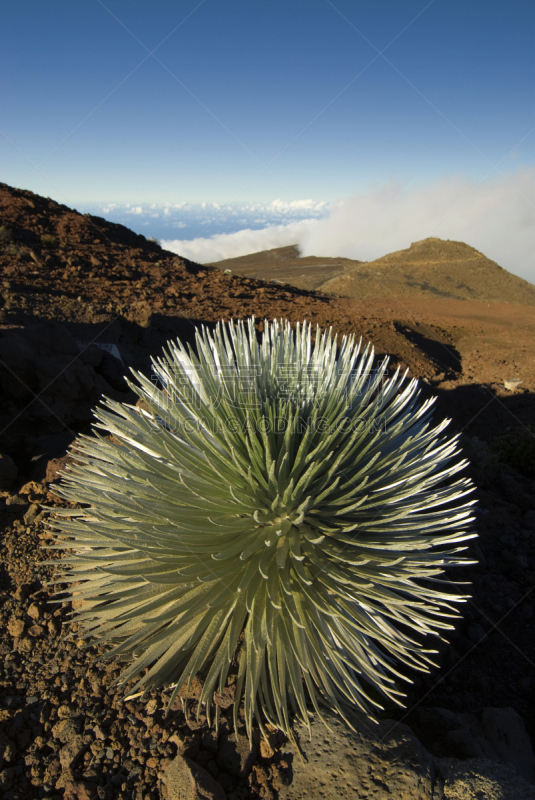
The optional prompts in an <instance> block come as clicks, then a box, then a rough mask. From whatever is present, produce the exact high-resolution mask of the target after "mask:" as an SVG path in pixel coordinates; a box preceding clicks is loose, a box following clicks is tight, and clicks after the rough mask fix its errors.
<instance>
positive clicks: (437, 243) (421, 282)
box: [212, 238, 535, 305]
mask: <svg viewBox="0 0 535 800" xmlns="http://www.w3.org/2000/svg"><path fill="white" fill-rule="evenodd" d="M212 266H217V267H219V268H220V269H221V268H228V269H232V270H233V271H236V272H241V273H242V274H244V275H247V276H248V277H253V276H254V277H258V278H262V279H263V280H279V281H282V282H285V283H290V284H292V285H294V286H298V287H299V288H301V289H314V290H316V291H321V292H325V293H333V294H337V295H342V296H346V297H356V298H359V299H362V298H365V297H374V298H375V299H377V298H379V297H384V298H388V297H415V298H416V297H419V298H425V297H428V298H434V299H451V300H479V301H481V302H502V303H522V304H524V305H535V286H534V285H533V284H531V283H529V282H528V281H526V280H524V279H523V278H519V277H517V276H516V275H512V274H511V273H510V272H508V271H507V270H505V269H503V268H502V267H500V266H499V265H498V264H496V262H495V261H491V260H490V258H487V257H486V256H484V255H483V254H482V253H480V252H479V251H478V250H476V249H475V248H474V247H470V245H468V244H465V243H464V242H455V241H450V240H449V239H448V240H443V239H437V238H429V239H422V241H420V242H413V243H412V244H411V246H410V247H408V248H407V249H406V250H398V251H396V252H395V253H389V254H388V255H386V256H382V257H381V258H377V259H375V261H369V262H365V261H364V262H363V261H354V260H352V259H349V258H325V257H318V256H307V257H305V258H302V257H300V256H299V250H298V248H297V246H296V245H292V246H290V247H279V248H276V249H274V250H264V251H262V252H260V253H252V254H251V255H246V256H241V257H240V258H232V259H226V260H225V261H219V262H216V263H213V264H212Z"/></svg>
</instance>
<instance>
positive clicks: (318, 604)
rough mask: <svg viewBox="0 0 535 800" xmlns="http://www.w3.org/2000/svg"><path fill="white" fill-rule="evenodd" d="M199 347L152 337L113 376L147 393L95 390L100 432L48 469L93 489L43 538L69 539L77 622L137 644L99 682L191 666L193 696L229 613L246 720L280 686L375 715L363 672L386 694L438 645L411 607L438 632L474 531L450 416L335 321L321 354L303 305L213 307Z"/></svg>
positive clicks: (220, 647) (282, 719)
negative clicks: (336, 332) (225, 314)
mask: <svg viewBox="0 0 535 800" xmlns="http://www.w3.org/2000/svg"><path fill="white" fill-rule="evenodd" d="M197 351H198V353H197V355H195V354H194V353H193V352H192V351H191V350H189V351H186V349H185V348H184V347H183V346H182V345H181V344H180V343H176V344H175V343H169V344H168V351H164V357H163V358H159V359H158V360H157V361H154V362H153V364H154V370H155V373H156V375H157V376H158V378H159V381H160V383H161V386H162V388H161V389H158V388H156V387H155V385H154V384H153V383H152V382H151V381H150V380H149V379H148V378H146V377H144V376H143V375H141V374H140V373H137V372H134V375H135V377H136V378H137V380H138V382H139V387H138V386H136V385H134V384H130V386H131V387H132V388H133V389H134V391H135V392H136V393H137V394H138V395H139V397H140V398H142V399H143V400H144V401H145V404H146V408H147V407H148V408H149V409H150V410H151V411H150V412H149V411H147V410H146V409H145V410H141V409H140V408H136V407H133V406H128V405H124V404H119V403H116V402H113V401H111V400H106V401H105V403H104V407H103V408H99V409H97V410H96V412H95V414H96V417H97V418H98V420H99V422H98V424H97V425H96V426H95V427H96V428H97V429H101V430H103V431H105V432H107V433H108V434H109V433H111V434H113V437H114V440H113V441H110V440H109V439H108V438H104V437H103V436H102V434H99V433H96V435H95V436H94V437H86V436H81V437H80V438H79V440H78V442H77V445H76V447H77V455H76V459H77V461H78V462H80V463H79V465H73V466H71V467H70V468H68V471H67V472H66V473H65V474H64V477H63V481H62V485H61V487H60V488H59V489H58V490H57V491H58V493H59V494H60V495H61V496H63V497H64V498H66V499H69V500H74V501H78V502H80V503H82V504H89V506H90V508H84V509H82V510H79V511H76V512H73V510H70V509H67V510H65V514H64V517H63V518H62V519H61V521H60V522H59V523H58V525H59V530H60V532H61V533H62V534H63V535H65V534H67V535H68V536H69V537H72V539H73V540H74V541H72V540H71V541H69V542H68V545H67V543H66V542H65V541H63V542H61V540H58V542H57V543H56V544H54V545H53V547H56V548H65V547H66V546H69V547H72V548H73V549H74V553H73V554H70V555H68V556H64V557H63V559H62V561H63V567H64V572H63V574H62V575H60V577H59V578H58V579H57V580H56V581H55V582H56V583H57V582H60V581H61V582H65V581H79V582H82V583H80V584H79V585H77V587H76V592H77V594H79V598H78V599H80V598H82V599H85V600H86V602H85V604H84V605H82V607H81V608H80V609H79V610H78V611H77V612H76V616H75V619H76V620H77V621H78V622H80V623H83V625H82V631H83V632H82V633H81V634H80V633H78V636H80V635H81V636H83V637H86V636H92V637H96V638H94V639H93V641H91V642H90V643H89V644H99V643H101V642H109V643H112V644H115V647H114V648H113V649H111V650H110V651H109V652H108V653H106V657H111V656H114V655H119V654H120V655H122V656H123V657H125V656H130V657H131V656H133V657H134V660H133V661H132V663H131V664H130V665H129V666H128V667H127V668H126V669H125V671H124V672H123V673H122V674H121V676H120V679H118V680H117V681H116V683H117V682H120V683H125V682H126V681H128V680H130V679H131V678H132V677H134V676H136V675H139V673H140V672H141V671H142V670H143V669H144V668H148V671H147V672H146V674H145V675H144V676H143V677H142V678H141V679H140V680H139V682H138V683H137V685H136V687H135V688H134V690H133V691H135V690H136V689H138V688H142V687H143V688H147V689H151V688H158V687H162V686H172V685H175V687H176V688H175V690H174V692H173V694H172V697H171V700H170V702H172V700H173V699H174V697H175V694H176V693H177V692H178V690H179V688H180V687H182V686H183V684H184V682H185V681H187V680H190V679H192V678H193V677H194V676H195V674H196V673H197V672H198V671H199V670H203V673H204V678H205V679H204V684H203V689H202V694H201V697H200V701H199V708H200V707H201V704H206V711H207V714H208V717H209V711H210V702H211V699H212V697H213V693H214V691H218V692H220V693H221V692H222V691H223V689H224V687H225V683H226V679H227V677H228V673H229V665H230V663H231V660H232V657H233V654H234V653H235V650H236V647H237V645H238V642H239V639H240V635H241V634H242V632H243V633H244V636H243V641H242V644H241V654H240V660H239V672H238V679H237V694H236V697H237V698H238V699H239V698H240V697H241V696H242V694H243V689H245V692H244V695H245V718H246V723H247V728H248V731H249V734H250V732H251V726H252V719H253V716H255V717H256V719H257V721H258V723H259V724H260V726H261V727H263V723H264V722H265V721H266V720H267V721H268V722H270V723H271V724H272V725H274V726H276V727H278V728H280V729H282V730H284V731H286V732H289V730H290V719H289V714H288V704H290V705H291V706H292V708H293V709H294V711H295V712H296V713H297V714H298V715H299V716H301V717H302V718H303V719H305V720H306V719H307V709H306V702H307V701H306V692H305V690H307V693H308V697H309V698H310V701H311V702H312V703H313V705H314V707H315V709H316V711H317V712H318V714H320V716H321V710H320V706H321V705H323V706H327V707H329V708H331V709H333V710H335V711H337V712H338V713H339V714H341V715H342V716H343V717H344V718H346V715H345V714H344V706H346V708H347V706H348V705H351V706H358V707H360V708H361V709H362V710H364V711H365V712H366V713H367V714H369V715H370V716H373V708H372V707H373V706H378V707H379V708H380V706H379V704H378V703H377V701H376V700H373V699H372V698H370V697H369V696H368V694H367V691H366V689H367V687H368V688H369V687H373V688H374V689H375V690H376V693H377V691H378V692H379V693H380V694H382V695H383V696H385V697H387V698H390V699H392V700H394V701H396V702H398V703H399V700H398V696H399V695H402V693H401V692H400V691H398V689H397V688H396V684H395V677H398V678H402V679H403V678H404V676H403V675H402V674H400V673H399V672H398V671H397V670H396V664H397V663H399V662H401V663H403V664H405V665H406V666H407V667H410V668H415V669H421V670H427V669H428V665H429V664H432V661H431V660H430V658H429V654H430V653H433V652H435V651H432V650H424V649H422V646H421V642H419V641H418V640H417V638H416V639H415V638H412V637H413V634H411V635H409V633H410V631H411V629H412V630H413V631H415V632H416V633H417V634H431V633H434V634H435V635H439V632H440V631H441V630H443V629H447V628H451V627H452V626H451V625H450V624H449V623H448V622H447V621H446V620H445V618H447V617H451V616H455V614H456V612H455V610H454V606H452V605H451V603H452V602H455V601H461V600H463V599H466V598H465V596H460V595H455V594H452V593H451V592H449V591H443V589H445V588H446V587H445V585H444V584H445V581H444V580H443V579H439V578H437V576H439V575H441V574H442V573H443V572H444V570H445V568H446V567H448V566H451V565H458V564H461V563H466V559H465V558H463V557H461V556H459V553H460V551H462V550H465V549H466V548H465V547H459V546H458V545H459V543H460V542H462V541H463V540H466V539H468V538H471V536H472V535H475V534H470V533H468V532H467V531H468V529H469V525H470V523H471V521H472V519H471V510H470V507H471V506H472V504H473V503H472V502H467V501H465V500H462V498H463V497H464V496H465V495H466V494H468V493H469V492H470V491H471V490H472V489H471V483H470V481H469V480H468V479H456V480H455V481H453V482H452V481H451V480H450V478H451V477H452V476H453V475H454V474H455V473H457V472H458V471H459V470H460V469H462V468H463V466H464V465H465V462H458V461H457V462H456V461H455V457H456V456H457V455H458V452H459V451H458V446H457V440H456V438H452V439H447V438H445V437H443V436H441V433H442V431H443V429H444V428H445V427H446V425H447V423H448V421H447V420H446V421H444V422H442V423H441V424H439V425H438V426H437V427H431V426H430V421H429V417H430V412H431V406H432V401H426V402H424V403H419V402H418V394H419V391H418V389H417V383H416V381H415V380H412V381H410V382H409V381H406V379H405V376H403V375H400V374H399V370H398V371H397V372H396V374H395V375H394V376H393V377H390V378H388V377H387V376H386V368H387V360H388V359H385V360H384V361H383V363H382V364H381V365H380V366H379V368H377V367H376V368H375V369H374V361H375V359H374V353H373V350H372V349H370V347H368V348H366V350H365V351H364V352H362V353H361V352H360V344H359V345H355V342H354V338H353V337H349V338H346V337H344V338H343V339H342V341H341V344H340V349H339V352H338V355H337V348H336V338H335V337H333V336H332V334H331V332H329V333H324V334H323V335H322V334H321V333H320V331H319V329H318V330H317V333H316V338H315V344H314V345H312V342H311V326H310V325H307V324H303V325H302V326H299V325H297V329H296V331H295V332H293V331H292V329H291V327H290V324H289V323H288V322H286V323H282V322H281V323H277V322H273V323H271V324H269V323H267V322H266V323H265V330H264V333H263V336H262V339H261V342H260V343H259V342H258V340H257V336H256V333H255V327H254V320H253V319H250V320H248V321H247V324H246V325H244V324H243V323H242V322H240V323H239V324H238V325H237V326H234V325H233V324H229V325H227V326H225V325H221V324H219V325H218V326H217V328H216V330H215V333H214V334H213V335H212V334H210V333H209V332H208V331H207V330H206V329H204V328H203V329H202V333H201V334H199V333H198V334H197ZM117 441H118V442H120V444H118V443H117ZM52 563H56V564H57V563H58V562H57V561H55V562H52ZM84 582H85V583H84ZM72 596H73V595H71V597H72ZM64 599H65V598H63V600H64ZM87 646H89V645H87ZM237 708H238V702H236V703H235V721H236V714H237Z"/></svg>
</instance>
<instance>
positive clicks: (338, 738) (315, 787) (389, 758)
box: [279, 714, 441, 800]
mask: <svg viewBox="0 0 535 800" xmlns="http://www.w3.org/2000/svg"><path fill="white" fill-rule="evenodd" d="M325 718H326V720H327V721H328V724H329V727H330V729H331V730H329V729H328V728H326V727H325V725H323V724H322V722H321V721H320V720H319V719H317V718H314V720H312V721H311V724H310V735H309V733H308V730H307V728H306V727H305V726H304V725H302V724H301V723H298V724H296V726H295V733H296V739H297V743H298V745H299V747H300V749H301V750H302V752H303V755H304V757H305V760H304V761H303V760H302V759H301V756H300V754H299V752H298V750H297V749H296V748H295V747H294V745H292V744H288V746H287V755H285V756H284V759H285V761H286V762H289V763H290V764H291V772H292V780H291V783H290V784H289V785H287V786H281V787H280V789H279V800H301V798H303V799H304V798H307V800H308V798H320V797H321V798H322V800H339V798H341V797H347V798H352V799H353V798H354V799H355V800H357V798H358V800H361V798H366V800H367V798H370V800H371V799H372V798H374V800H383V798H385V800H386V798H391V800H433V799H434V797H435V796H436V797H437V798H440V797H441V794H439V793H435V795H434V794H433V792H434V790H435V789H438V790H439V791H440V786H441V782H440V779H438V778H437V774H436V770H435V766H434V764H433V759H432V758H431V756H430V755H429V753H428V752H427V751H426V750H425V748H424V747H423V746H422V745H421V744H420V742H419V741H418V739H417V738H416V736H415V735H414V733H413V732H412V731H411V729H410V728H408V727H407V726H406V725H403V724H400V723H397V722H394V721H392V720H386V721H383V722H381V723H380V724H378V725H373V723H371V722H369V721H366V720H364V719H362V720H359V721H358V722H356V723H355V726H356V732H354V733H353V732H351V731H349V730H348V729H347V728H346V726H345V725H344V724H343V723H342V722H341V721H340V720H338V719H337V718H336V717H335V716H333V715H331V714H328V715H327V714H326V715H325Z"/></svg>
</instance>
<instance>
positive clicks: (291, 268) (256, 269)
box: [207, 244, 362, 291]
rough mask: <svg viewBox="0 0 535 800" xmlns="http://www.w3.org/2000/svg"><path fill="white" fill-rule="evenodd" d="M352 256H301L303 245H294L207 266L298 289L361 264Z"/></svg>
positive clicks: (312, 286) (317, 285)
mask: <svg viewBox="0 0 535 800" xmlns="http://www.w3.org/2000/svg"><path fill="white" fill-rule="evenodd" d="M361 263H362V262H361V261H354V260H352V259H351V258H328V257H323V256H322V257H319V256H305V257H304V258H303V257H301V256H300V255H299V248H298V247H297V245H295V244H292V245H288V246H287V247H276V248H274V249H273V250H260V251H259V252H258V253H251V254H250V255H246V256H238V257H237V258H226V259H224V260H223V261H213V262H211V263H210V264H209V265H207V266H212V267H218V268H219V269H231V270H232V271H233V272H238V273H240V274H241V275H245V276H246V277H247V278H258V279H259V280H263V281H272V280H275V281H281V282H282V283H289V284H291V285H292V286H297V288H298V289H308V290H309V291H314V290H318V289H319V288H320V286H322V285H323V284H324V283H325V282H326V281H328V280H330V279H331V278H335V277H336V276H337V275H341V274H342V273H344V272H345V270H347V269H348V268H350V267H354V266H355V265H357V264H361Z"/></svg>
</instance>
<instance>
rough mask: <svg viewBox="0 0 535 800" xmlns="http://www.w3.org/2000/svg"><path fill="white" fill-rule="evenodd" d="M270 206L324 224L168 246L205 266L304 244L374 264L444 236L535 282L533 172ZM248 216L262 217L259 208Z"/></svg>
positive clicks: (392, 186)
mask: <svg viewBox="0 0 535 800" xmlns="http://www.w3.org/2000/svg"><path fill="white" fill-rule="evenodd" d="M278 204H280V206H279V205H278ZM303 204H309V205H308V206H306V205H303ZM270 206H271V210H272V211H274V210H275V209H276V210H277V211H278V212H279V213H280V215H281V216H283V215H284V213H285V212H286V213H288V215H289V216H290V215H292V212H293V213H295V212H296V211H297V210H299V211H300V212H301V214H303V212H305V213H306V211H307V209H309V211H310V217H313V216H316V218H315V219H313V218H308V219H301V220H299V221H297V220H295V221H291V222H289V223H288V224H276V225H273V224H271V225H268V227H264V228H262V229H259V230H252V229H251V228H249V227H247V228H245V229H244V230H238V231H236V232H235V233H217V234H215V235H213V236H211V237H209V238H196V239H190V240H179V239H175V240H164V241H162V246H163V247H165V248H166V249H168V250H171V251H173V252H176V253H179V254H180V255H183V256H185V257H186V258H190V259H191V260H193V261H198V262H200V263H206V262H209V261H218V260H222V259H224V258H233V257H236V256H240V255H246V254H248V253H254V252H257V251H259V250H268V249H271V248H273V247H283V246H284V245H288V244H299V247H300V251H301V254H302V255H315V256H332V257H335V258H336V257H339V256H345V257H346V258H355V259H358V260H361V261H372V260H373V259H375V258H378V257H380V256H383V255H386V254H387V253H391V252H393V251H395V250H402V249H404V248H406V247H409V246H410V244H411V242H415V241H419V240H420V239H426V238H427V237H429V236H437V237H439V238H440V239H453V240H457V241H463V242H466V243H467V244H469V245H471V246H472V247H475V248H476V249H477V250H479V251H481V252H482V253H483V254H484V255H486V256H488V258H491V259H492V260H494V261H496V262H497V263H498V264H499V265H500V266H502V267H504V268H505V269H507V270H508V271H509V272H512V273H514V274H516V275H519V276H521V277H523V278H525V279H526V280H529V281H531V282H532V283H535V170H533V169H531V170H525V171H523V172H518V173H517V174H516V175H514V176H511V177H509V178H506V177H499V178H498V179H493V180H486V181H484V182H482V183H481V184H479V185H478V184H477V183H475V182H470V181H468V180H466V179H463V178H444V179H442V180H440V181H435V182H433V183H429V184H427V185H426V186H421V187H418V188H416V189H409V188H407V186H406V184H403V183H400V182H394V181H393V182H391V183H389V184H387V185H386V186H382V187H379V188H373V189H370V190H368V191H367V192H363V193H361V194H358V195H354V196H353V197H350V198H348V199H346V200H343V201H338V202H336V203H333V204H331V205H330V206H327V205H326V204H324V203H317V202H315V201H311V200H310V201H294V202H293V203H292V202H290V203H283V202H282V201H279V200H275V201H273V203H271V204H270ZM282 206H284V208H282ZM266 208H267V206H263V207H262V210H263V211H266ZM258 210H259V211H260V207H259V209H258ZM243 212H245V209H243ZM247 212H248V214H249V215H250V214H251V213H254V208H253V204H251V206H250V207H249V208H248V209H247ZM327 212H328V213H327ZM248 214H247V213H244V214H243V216H244V222H245V221H246V220H245V218H246V217H248V219H250V220H251V222H249V225H250V224H251V223H252V222H253V221H254V222H255V223H257V224H258V222H261V218H260V219H259V218H255V217H251V216H248ZM236 221H237V220H236ZM266 221H267V220H266ZM272 221H273V220H272V219H270V220H269V222H272ZM246 224H247V223H246Z"/></svg>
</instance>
